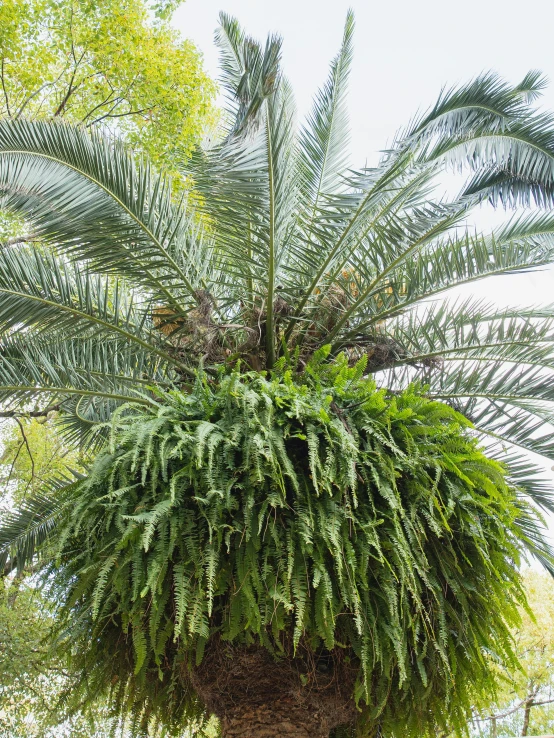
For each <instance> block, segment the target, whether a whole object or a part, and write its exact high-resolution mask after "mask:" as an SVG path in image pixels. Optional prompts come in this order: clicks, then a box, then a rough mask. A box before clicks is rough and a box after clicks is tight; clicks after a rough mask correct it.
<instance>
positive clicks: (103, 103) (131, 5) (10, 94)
mask: <svg viewBox="0 0 554 738" xmlns="http://www.w3.org/2000/svg"><path fill="white" fill-rule="evenodd" d="M173 5H175V3H174V4H173ZM156 9H157V10H158V14H157V16H156V15H155V14H154V13H153V11H154V10H156ZM171 10H172V5H171V4H167V3H166V4H165V5H163V4H159V5H158V6H156V7H155V8H151V9H149V7H148V5H147V4H146V3H145V2H144V1H143V0H133V1H132V2H130V1H129V0H98V2H83V0H4V2H2V5H1V6H0V27H1V28H2V35H1V37H0V81H1V90H0V116H1V117H4V118H6V117H8V118H12V119H21V118H26V119H29V118H63V119H65V120H70V121H72V122H75V123H80V124H82V125H84V126H87V127H89V128H93V127H98V126H101V127H103V128H106V129H109V130H112V131H116V132H117V133H118V135H124V136H125V138H126V139H127V141H129V142H130V144H131V145H132V146H133V147H134V148H135V149H138V150H140V151H142V152H145V153H147V154H148V156H149V157H150V159H151V160H153V161H154V162H156V163H161V162H162V161H163V163H164V166H166V167H167V166H170V165H171V162H172V159H173V157H174V156H177V155H178V156H179V157H183V156H184V157H186V156H187V155H188V154H189V153H190V151H191V149H192V148H193V147H194V146H195V145H196V144H197V142H198V140H199V138H200V137H201V136H202V134H203V132H204V129H205V126H206V123H207V122H209V120H210V119H211V118H212V117H213V116H214V109H213V106H212V103H213V97H214V93H215V86H214V84H213V83H212V81H211V80H210V79H209V78H208V77H207V75H206V74H205V72H204V71H203V69H202V56H201V53H200V52H199V51H198V49H197V48H196V47H195V46H194V45H193V44H192V43H191V42H190V41H186V40H183V39H182V38H181V37H180V36H179V34H178V33H177V32H176V31H174V30H173V29H172V28H171V26H170V24H169V22H168V21H169V18H170V17H171ZM177 152H178V153H177Z"/></svg>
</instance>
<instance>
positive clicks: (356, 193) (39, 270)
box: [0, 15, 554, 553]
mask: <svg viewBox="0 0 554 738" xmlns="http://www.w3.org/2000/svg"><path fill="white" fill-rule="evenodd" d="M352 32H353V19H352V17H351V16H350V15H349V16H348V19H347V23H346V27H345V31H344V39H343V43H342V47H341V49H340V52H339V53H338V55H337V57H336V58H335V59H334V61H333V62H332V65H331V70H330V75H329V78H328V80H327V82H326V83H325V85H324V86H323V87H322V89H321V90H320V91H319V92H318V94H317V96H316V98H315V102H314V105H313V109H312V112H311V113H310V115H309V116H308V119H307V120H306V121H305V123H304V124H303V125H302V126H301V127H300V128H297V127H296V124H295V108H294V101H293V97H292V93H291V90H290V88H289V85H288V83H287V80H286V79H285V77H284V76H283V74H282V72H281V69H280V40H279V39H278V38H276V37H270V38H269V39H268V41H267V43H266V45H265V47H263V46H261V45H260V44H258V43H257V42H255V41H254V40H252V39H251V38H248V37H246V36H245V35H244V33H243V32H242V31H241V29H240V27H239V26H238V25H237V23H236V22H235V21H234V20H232V19H230V18H228V17H226V16H222V24H221V29H220V31H219V34H218V37H217V41H218V44H219V46H220V49H221V55H222V69H223V78H222V79H223V85H224V88H225V90H226V91H227V93H228V117H227V118H226V120H228V121H229V123H228V126H227V128H226V130H225V132H224V134H223V136H222V138H221V139H220V140H219V141H218V142H217V143H215V144H214V145H212V146H211V147H205V148H204V149H203V150H201V151H198V152H197V153H196V154H195V155H194V156H193V158H192V160H191V161H189V162H187V163H186V164H185V165H184V171H185V173H186V174H187V175H188V176H190V178H191V179H192V181H193V183H194V189H193V190H190V188H185V189H184V190H183V188H182V187H181V186H179V187H177V188H175V187H172V183H171V182H170V181H169V180H168V178H166V177H165V176H164V175H163V174H158V173H157V172H155V171H153V170H152V169H151V168H150V167H149V166H148V164H147V163H146V162H143V161H139V162H137V160H136V159H135V158H133V156H132V154H131V153H130V152H129V151H127V150H126V149H125V148H124V147H123V146H122V145H121V144H119V143H117V142H114V141H112V140H108V139H106V138H103V137H102V136H100V135H94V134H93V135H91V134H90V133H89V132H86V131H84V130H83V129H80V128H76V127H72V126H68V125H64V124H53V123H41V122H37V121H24V120H18V121H3V122H2V123H0V191H1V192H2V195H3V203H4V205H5V207H6V208H7V209H9V210H10V211H12V212H14V213H16V214H18V215H19V216H21V217H22V218H23V219H24V220H25V221H26V222H27V224H28V228H29V232H28V236H27V237H26V238H23V239H14V240H12V241H11V242H9V243H6V244H4V246H3V248H2V250H1V251H0V331H1V347H0V352H1V359H0V398H1V399H2V401H4V402H6V403H9V405H10V407H11V409H12V410H14V411H17V410H18V408H19V409H28V408H29V404H30V403H34V404H35V408H41V409H44V410H45V412H46V411H47V410H48V409H49V408H52V407H55V408H59V409H60V410H61V411H62V419H63V423H64V425H65V430H66V432H67V433H68V434H70V435H71V434H72V435H73V437H75V438H79V440H80V441H81V442H86V443H89V444H95V443H98V442H101V439H102V437H103V435H102V434H103V428H104V425H103V423H104V422H105V421H107V420H108V419H109V418H110V416H111V415H112V413H113V411H114V410H115V409H116V408H117V407H118V406H119V405H121V404H122V403H137V404H141V403H142V404H148V403H149V402H150V400H149V399H148V394H149V388H150V387H151V386H161V387H171V386H179V385H185V386H186V385H187V383H188V382H189V381H190V377H191V376H194V373H195V369H196V368H197V367H198V366H199V365H203V366H204V368H205V370H206V371H207V372H214V371H215V370H216V367H217V366H218V365H221V364H230V365H234V364H236V361H237V360H238V359H240V360H241V361H242V362H243V365H246V366H250V367H251V368H253V369H256V370H263V369H268V368H271V367H272V366H273V365H274V364H275V362H276V361H277V360H278V359H279V357H283V356H284V357H286V359H287V360H290V361H296V363H297V365H298V366H300V367H302V366H303V365H304V364H305V362H306V361H307V360H308V359H309V357H310V356H311V355H312V354H313V353H314V351H315V350H317V349H318V348H320V347H322V346H324V345H327V344H328V345H330V346H331V353H332V355H337V354H339V353H340V352H344V353H346V355H347V356H348V357H349V360H351V361H352V362H355V361H356V360H357V359H358V358H359V357H360V356H363V355H366V356H367V357H368V365H367V367H368V368H367V371H369V372H372V373H374V374H375V377H376V379H377V381H378V383H379V384H382V385H384V386H387V387H389V388H390V389H392V390H394V388H401V387H402V386H405V385H406V384H407V383H408V382H411V381H414V380H420V381H421V382H422V383H423V384H424V385H426V386H427V387H428V394H429V395H430V396H431V397H432V398H437V399H440V400H442V401H444V402H446V403H449V404H452V405H453V406H454V407H455V408H456V409H458V410H459V411H461V412H462V413H463V414H465V415H466V416H467V417H468V418H470V419H471V420H472V421H473V423H474V424H475V429H476V431H477V432H478V433H479V434H481V435H482V436H483V438H486V439H489V441H490V444H491V449H492V451H493V452H496V453H497V455H498V457H499V458H501V460H502V461H503V462H505V463H506V464H507V465H508V467H509V469H510V474H511V476H512V479H513V480H514V481H516V482H517V485H518V487H519V488H520V489H522V490H524V492H525V493H526V494H528V495H530V496H531V497H532V499H534V501H535V502H536V503H538V504H539V505H540V506H542V507H544V508H546V509H552V504H551V502H550V501H549V497H548V488H547V484H546V483H545V482H544V481H541V479H540V478H538V477H537V474H536V472H537V468H536V467H535V466H534V465H533V464H532V463H531V462H530V461H528V457H527V456H526V455H522V452H521V449H524V450H525V451H531V452H536V453H538V454H541V455H543V456H551V455H552V452H553V450H554V445H553V442H552V440H551V438H550V436H549V434H547V433H546V432H544V431H543V430H541V429H542V428H544V427H545V423H549V422H550V421H551V419H552V409H551V403H552V402H553V401H554V389H553V386H552V383H551V381H550V376H549V370H550V369H551V368H552V363H553V360H554V353H553V348H552V346H553V343H552V341H553V338H554V318H553V316H552V311H551V310H550V309H537V308H532V309H531V308H530V309H522V308H519V307H518V308H516V309H513V310H507V309H503V310H499V309H497V308H496V307H495V306H494V305H485V304H484V303H482V302H479V301H476V300H471V299H470V300H467V301H466V302H460V301H459V300H455V299H454V300H449V299H448V291H449V290H452V289H453V288H455V287H458V286H460V285H465V284H468V283H471V282H474V281H476V280H479V279H483V278H487V277H491V278H492V277H493V276H495V275H501V274H509V273H519V272H523V271H525V270H529V269H534V268H537V267H540V266H542V265H545V264H549V263H550V262H551V261H552V260H553V258H554V218H553V217H552V215H551V214H550V212H549V210H548V209H549V208H550V206H551V205H552V202H553V201H554V121H553V119H552V118H551V117H550V116H548V115H545V114H542V113H539V112H536V111H534V109H533V108H532V106H531V103H532V102H533V101H534V100H535V98H536V97H537V96H538V95H539V93H540V90H541V87H542V86H543V81H542V80H541V78H540V76H539V75H538V74H536V73H531V74H529V75H528V76H527V77H526V78H525V79H524V80H523V82H522V83H521V84H519V85H516V86H511V85H508V84H506V83H504V82H502V81H501V80H500V79H498V78H497V77H496V76H494V75H491V74H489V75H484V76H481V77H479V78H478V79H476V80H475V81H473V82H471V83H470V84H468V85H467V86H465V87H461V88H459V89H454V90H450V91H445V92H443V93H442V94H441V96H440V98H439V100H438V101H437V103H436V104H435V106H434V107H433V108H432V109H431V110H430V111H429V112H428V113H426V114H425V115H423V116H421V117H419V118H418V119H416V120H415V121H413V122H412V123H411V124H410V126H409V127H408V128H407V129H406V130H405V131H404V132H402V133H401V134H399V135H398V136H397V137H396V139H395V141H394V143H393V145H392V146H391V147H390V148H389V149H388V150H387V151H386V152H385V153H384V154H383V155H382V158H381V161H380V163H379V165H378V166H377V167H375V168H372V169H367V168H365V169H360V170H352V169H349V168H348V165H347V161H346V156H345V152H346V150H347V146H346V141H347V115H346V98H345V94H346V83H347V78H348V71H349V66H350V61H351V55H352ZM452 165H454V166H457V167H460V168H461V169H462V170H463V171H467V172H469V180H468V181H467V182H466V184H465V185H464V187H463V189H462V191H461V192H460V194H458V195H457V196H456V197H452V198H449V199H445V198H443V199H437V198H436V197H435V195H434V192H435V188H436V185H437V183H440V177H441V175H442V174H443V172H444V171H445V169H446V168H447V167H449V166H452ZM485 200H488V201H490V202H491V203H492V204H493V205H497V204H500V205H502V206H503V207H505V208H510V207H516V206H519V205H524V206H526V208H527V209H526V211H525V214H524V215H518V216H517V217H515V218H512V219H511V220H508V222H507V223H506V225H504V226H503V227H501V228H498V229H497V230H495V231H494V232H491V233H489V234H486V235H481V234H478V233H475V232H474V230H473V229H472V228H471V227H469V226H467V225H466V220H467V217H468V214H469V213H470V212H471V210H472V209H473V208H475V207H476V206H478V205H479V204H480V203H481V202H483V201H485ZM541 211H542V212H541ZM445 293H446V295H445ZM443 295H445V298H446V299H440V300H435V299H434V298H437V297H439V296H443ZM514 367H517V371H514ZM529 535H530V536H531V538H530V541H529V545H530V546H531V547H534V548H535V550H536V551H538V552H539V553H540V551H539V549H540V548H541V547H542V544H541V543H540V542H539V540H538V539H537V538H536V535H538V533H537V531H536V530H534V531H533V530H530V531H529ZM533 541H534V543H533ZM537 547H538V548H537Z"/></svg>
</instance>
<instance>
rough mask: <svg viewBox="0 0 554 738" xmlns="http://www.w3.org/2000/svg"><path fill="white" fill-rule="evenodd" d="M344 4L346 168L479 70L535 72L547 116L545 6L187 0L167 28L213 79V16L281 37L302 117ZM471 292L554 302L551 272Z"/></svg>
mask: <svg viewBox="0 0 554 738" xmlns="http://www.w3.org/2000/svg"><path fill="white" fill-rule="evenodd" d="M349 7H352V8H353V10H354V12H355V17H356V33H355V38H354V49H355V54H354V63H353V67H352V73H351V78H350V94H349V109H350V117H351V130H352V136H351V142H350V149H351V153H352V164H353V165H355V166H361V165H363V164H366V163H367V164H369V165H373V164H375V163H376V161H377V156H378V152H379V150H380V149H383V148H385V147H386V146H387V144H388V143H390V141H391V139H392V137H393V135H394V133H395V132H396V131H397V130H398V129H399V128H401V127H403V126H405V125H406V124H407V123H408V121H409V120H410V119H411V118H412V117H413V116H414V115H415V114H416V113H417V112H418V110H419V111H421V110H424V109H426V108H427V107H429V106H430V105H432V104H433V103H434V102H435V100H436V99H437V97H438V95H439V93H440V90H441V88H442V87H444V86H447V87H449V86H451V85H456V84H459V83H462V82H465V81H468V80H469V79H471V78H473V77H475V76H476V75H478V74H479V73H481V72H483V71H489V70H494V71H497V72H499V73H500V74H501V75H502V76H503V77H505V78H506V79H508V80H509V81H511V82H514V83H515V82H519V81H520V80H521V79H522V78H523V77H524V75H525V74H526V73H527V72H528V71H529V70H530V69H540V70H541V71H542V72H543V73H544V74H545V75H546V76H547V77H549V78H550V79H552V83H551V84H550V86H549V87H548V89H547V90H546V91H545V94H544V96H543V98H542V102H541V104H542V106H543V107H544V108H547V109H550V110H552V111H554V42H553V29H554V4H553V3H552V2H551V0H517V2H516V0H461V2H457V3H453V2H452V1H451V0H420V1H419V2H417V1H416V2H414V1H413V0H412V1H411V2H410V0H396V2H391V1H390V0H389V2H386V0H385V1H384V2H383V1H381V2H369V0H351V2H348V0H334V1H333V2H331V1H330V0H319V1H318V0H186V2H185V3H184V5H182V6H181V7H180V8H179V9H178V10H177V13H176V15H175V25H176V27H177V28H178V29H179V30H180V31H181V33H182V34H183V35H184V36H185V37H186V38H190V39H191V40H193V41H194V42H195V43H196V44H197V45H198V47H199V48H200V49H201V50H202V52H203V54H204V59H205V66H206V70H207V71H208V73H209V74H210V75H211V76H212V77H214V78H217V76H218V71H219V70H218V54H217V49H216V47H215V45H214V43H213V34H214V31H215V28H216V26H217V23H218V16H219V12H220V11H221V10H224V11H225V12H227V13H230V14H231V15H234V16H236V17H237V18H238V20H239V22H240V23H241V25H242V26H243V27H244V28H245V30H246V31H247V32H248V33H249V34H250V35H253V36H256V37H258V38H262V39H265V37H266V36H267V34H268V33H269V32H278V33H280V34H281V35H282V36H283V37H284V47H283V64H284V69H285V72H286V74H287V76H288V77H289V79H290V80H291V82H292V85H293V88H294V90H295V95H296V101H297V105H298V108H299V113H300V115H303V114H305V113H306V112H307V111H308V110H309V109H310V106H311V100H312V96H313V94H314V93H315V91H316V90H317V88H318V87H319V86H320V85H321V83H322V82H323V81H324V80H325V78H326V76H327V73H328V68H329V62H330V60H331V59H332V57H333V56H334V55H335V54H336V52H337V51H338V48H339V46H340V42H341V38H342V32H343V26H344V20H345V17H346V12H347V9H348V8H349ZM487 222H490V221H489V219H488V218H486V219H483V223H484V224H485V223H487ZM472 290H473V292H475V293H478V294H479V295H482V296H486V297H489V296H492V297H494V299H496V300H497V301H498V302H512V304H513V302H514V300H515V301H517V302H518V303H519V304H525V305H530V304H536V303H538V302H540V303H543V304H544V303H554V270H546V271H543V272H541V273H538V274H537V273H535V274H533V275H525V276H521V275H518V276H517V277H506V278H501V279H498V280H495V282H494V284H491V282H487V284H486V285H484V284H483V285H482V286H481V285H478V286H474V287H473V288H472Z"/></svg>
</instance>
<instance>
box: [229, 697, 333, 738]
mask: <svg viewBox="0 0 554 738" xmlns="http://www.w3.org/2000/svg"><path fill="white" fill-rule="evenodd" d="M276 707H277V706H276V705H272V706H271V707H267V706H265V705H260V706H257V707H255V706H249V705H247V706H245V707H244V708H241V707H240V706H238V707H237V709H236V710H233V711H232V712H231V714H229V715H227V716H226V717H225V718H224V719H223V721H222V736H223V738H279V737H280V736H283V737H284V738H328V736H329V727H328V724H327V722H326V721H325V720H324V721H323V724H321V722H320V721H318V720H317V718H316V717H315V716H314V715H311V714H310V713H309V712H308V711H306V710H305V709H304V708H303V707H302V706H296V708H295V707H294V706H293V705H288V706H286V705H282V709H280V710H279V709H276Z"/></svg>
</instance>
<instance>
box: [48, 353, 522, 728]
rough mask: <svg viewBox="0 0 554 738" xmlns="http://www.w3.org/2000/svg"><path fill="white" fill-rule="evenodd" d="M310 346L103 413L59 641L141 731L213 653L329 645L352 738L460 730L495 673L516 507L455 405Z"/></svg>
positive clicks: (77, 510)
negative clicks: (298, 355)
mask: <svg viewBox="0 0 554 738" xmlns="http://www.w3.org/2000/svg"><path fill="white" fill-rule="evenodd" d="M326 353H327V350H323V351H320V352H318V353H317V354H316V355H315V356H314V359H313V360H312V362H311V363H310V364H309V365H308V367H307V369H306V371H305V372H304V373H303V374H301V375H295V374H292V373H291V371H290V370H288V369H287V367H286V366H285V364H284V362H283V361H282V362H281V363H280V364H279V365H278V366H277V367H276V369H275V370H274V371H273V372H272V373H271V374H267V375H264V374H260V373H256V372H247V373H241V372H240V369H236V370H235V371H232V372H231V373H227V374H222V375H221V376H219V377H218V378H217V379H216V380H213V379H211V378H209V377H208V376H206V375H205V374H202V373H199V374H198V377H197V379H196V382H195V383H194V386H193V387H192V388H191V391H190V392H189V393H182V392H180V391H171V392H167V393H164V394H161V393H160V392H159V391H156V395H157V397H158V399H159V404H157V405H152V406H150V407H140V408H139V409H136V408H133V409H131V408H127V409H126V410H123V411H122V412H120V413H119V414H118V415H117V416H116V418H115V420H114V423H113V427H112V434H111V442H110V446H109V449H107V450H106V451H105V452H104V453H102V454H101V455H100V456H99V457H98V458H97V460H96V462H95V464H94V465H93V467H92V469H91V472H90V475H89V477H88V478H87V479H86V480H84V481H82V482H80V483H79V484H78V487H77V492H76V494H75V495H74V496H73V498H72V499H71V502H70V504H69V505H68V506H67V508H66V514H65V517H64V522H63V524H62V526H61V527H62V529H63V532H62V535H61V537H60V540H61V544H60V545H59V550H58V552H57V559H56V562H55V565H53V566H52V567H51V568H50V570H49V572H48V576H47V581H48V582H49V586H50V588H51V589H52V590H53V592H54V593H57V594H59V595H60V601H61V602H62V603H64V604H62V605H61V607H60V617H61V623H62V625H61V626H60V627H61V629H62V630H63V632H64V634H65V635H66V637H67V634H68V633H69V634H70V637H71V639H72V640H73V642H74V643H75V644H76V658H77V660H79V659H80V660H81V663H82V666H83V669H84V670H86V671H87V674H88V678H89V679H93V678H94V675H95V674H96V675H97V679H98V682H99V683H100V682H102V680H104V683H105V684H112V685H115V687H114V688H115V690H116V691H119V696H120V699H121V700H125V699H132V701H134V702H136V703H137V704H138V703H140V704H141V705H142V706H143V707H144V705H146V707H145V708H144V715H145V720H146V719H149V718H150V716H151V714H152V712H154V713H156V711H157V712H158V713H159V714H160V715H161V716H162V717H163V722H164V723H165V724H166V725H167V726H168V729H171V726H172V725H174V726H176V727H175V729H176V730H177V729H178V728H179V727H180V726H182V724H183V723H182V721H183V720H184V719H187V720H190V718H191V715H196V716H197V717H199V718H200V717H201V715H202V706H201V705H200V703H199V702H198V699H197V697H196V696H195V690H194V689H193V687H192V683H191V679H190V674H191V673H192V672H194V669H195V668H196V667H197V666H198V665H199V664H201V662H202V659H203V657H204V654H205V652H207V651H206V649H207V650H208V651H209V649H210V648H211V647H212V644H215V643H219V644H221V643H225V642H227V643H229V644H230V645H231V646H233V647H235V646H238V645H241V646H244V647H248V646H251V645H262V646H263V647H264V648H265V649H267V650H268V651H269V652H270V653H271V654H272V655H273V657H274V658H275V659H276V661H277V663H278V662H279V659H283V658H284V657H285V656H286V657H287V658H295V656H298V655H299V654H300V653H302V654H306V653H310V654H312V655H313V657H314V658H315V659H319V658H321V657H322V654H325V653H327V654H328V653H336V652H338V651H340V652H341V653H343V655H344V657H345V658H346V659H347V662H348V663H349V664H350V665H351V668H354V669H355V671H356V674H357V676H356V687H355V693H356V700H357V704H358V707H359V709H360V710H361V722H362V723H363V724H364V725H366V727H367V729H368V730H369V729H370V728H371V726H372V725H373V726H375V725H377V724H382V725H385V726H387V725H388V726H392V725H395V724H397V725H402V726H404V728H405V730H407V731H409V730H411V731H412V732H413V733H414V734H416V733H418V732H421V731H423V730H425V729H434V728H435V727H439V726H440V727H445V726H446V725H447V724H450V725H451V724H452V723H453V724H461V723H462V722H463V717H464V711H465V709H466V708H468V707H469V705H470V700H471V697H472V694H475V691H477V692H478V691H479V690H489V689H492V685H491V683H490V676H489V675H490V669H489V664H490V659H491V658H492V659H495V658H499V659H502V660H506V659H507V660H508V661H509V660H511V659H512V653H511V647H510V637H509V627H510V626H511V625H512V624H513V623H514V622H515V620H516V619H517V610H516V606H517V603H518V602H520V601H521V600H522V597H523V595H522V591H521V585H520V580H519V575H518V573H517V565H518V563H519V559H520V551H521V548H522V543H521V535H522V534H521V530H520V522H519V521H520V518H521V515H522V514H524V515H529V514H530V512H529V511H524V513H522V510H521V503H520V502H519V501H518V498H517V494H516V491H515V489H514V488H513V487H512V486H511V485H510V484H509V483H508V481H507V479H506V476H505V472H504V470H503V468H502V467H501V466H500V465H499V464H498V463H497V462H495V461H492V460H490V459H489V458H487V456H486V455H485V454H484V452H483V450H482V449H481V448H480V447H479V446H478V444H477V441H476V440H475V438H474V434H473V432H472V429H471V425H470V423H469V422H468V421H467V420H466V419H465V418H463V417H462V416H461V415H459V414H458V413H457V412H456V411H455V410H453V409H452V408H450V407H448V406H447V405H445V404H443V403H438V402H436V401H432V400H430V399H428V398H427V397H426V396H425V392H424V388H420V387H416V386H410V387H408V388H407V389H406V390H405V391H403V392H400V393H397V394H390V393H387V392H386V391H385V390H382V389H381V390H378V389H376V386H375V383H374V381H373V380H372V379H371V378H367V377H366V376H364V368H365V367H364V361H365V359H364V360H362V361H360V362H359V363H358V364H357V365H356V366H355V367H349V366H348V360H347V358H345V357H343V358H339V359H338V360H337V361H335V362H333V363H330V364H326V363H325V362H324V361H323V360H324V358H325V355H326ZM91 675H92V676H91ZM307 679H308V681H309V676H308V677H307ZM129 695H132V698H130V697H129ZM126 704H127V707H128V703H126Z"/></svg>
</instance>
